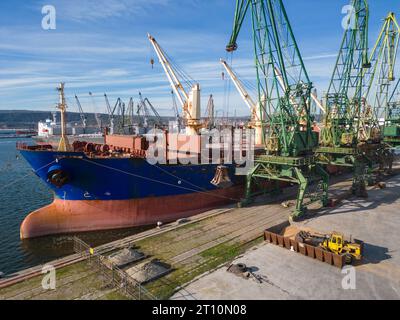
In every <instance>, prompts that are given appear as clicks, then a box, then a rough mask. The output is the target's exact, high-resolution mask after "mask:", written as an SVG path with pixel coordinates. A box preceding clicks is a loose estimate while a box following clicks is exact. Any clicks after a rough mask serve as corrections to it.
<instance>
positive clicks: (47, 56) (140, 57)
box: [0, 0, 400, 116]
mask: <svg viewBox="0 0 400 320" xmlns="http://www.w3.org/2000/svg"><path fill="white" fill-rule="evenodd" d="M235 2H236V1H235V0H191V1H188V0H44V1H41V0H33V1H23V0H17V1H16V0H1V2H0V110H9V109H21V110H27V109H28V110H55V106H56V103H57V100H58V98H57V92H56V90H55V88H56V87H57V85H58V83H59V82H61V81H62V82H65V83H66V84H65V86H66V95H67V102H68V107H69V111H78V108H77V106H76V103H75V101H74V95H75V94H76V95H78V97H79V98H80V100H81V104H82V107H83V109H84V111H85V112H95V111H96V112H105V111H106V106H105V102H104V97H103V95H104V93H107V95H108V97H109V100H110V102H111V104H113V102H115V101H116V100H117V98H118V97H121V99H122V100H123V101H125V102H126V103H127V102H128V101H129V98H130V97H133V99H134V101H135V102H138V93H139V92H141V93H142V94H143V96H145V97H148V98H149V99H150V101H151V102H152V104H153V105H154V106H155V107H156V108H157V110H158V112H159V113H160V114H161V115H172V114H173V109H172V98H171V88H170V86H169V82H168V80H167V77H166V76H165V74H164V72H163V70H162V67H161V65H160V64H159V62H158V60H157V59H156V55H155V53H154V51H153V49H152V47H151V45H150V43H149V41H148V39H147V33H150V34H151V35H152V36H154V37H155V38H156V40H157V41H158V43H159V44H160V45H161V47H162V48H163V49H164V51H165V52H167V54H168V56H169V57H171V59H172V60H173V63H175V64H177V65H178V66H179V68H180V69H183V70H184V71H185V72H186V74H188V75H189V76H190V77H191V78H192V79H194V80H195V81H197V82H199V83H200V86H201V90H202V101H201V103H202V114H204V113H205V109H206V105H207V101H208V97H209V95H210V94H213V96H214V101H215V109H216V110H217V111H216V112H217V114H216V115H217V116H222V115H223V114H224V115H227V114H229V115H231V116H232V115H234V114H235V113H236V115H238V116H247V115H249V110H248V108H247V107H246V105H245V104H244V103H243V101H242V100H241V99H240V97H239V95H238V94H237V92H236V90H235V88H234V86H233V84H232V83H231V81H230V80H229V78H228V77H227V76H225V77H224V79H223V77H222V72H223V69H222V66H221V65H220V63H219V59H220V58H224V59H226V60H227V61H228V62H229V63H231V64H232V67H233V68H234V70H235V71H236V72H237V73H238V74H239V75H240V78H241V79H242V80H243V82H245V83H249V86H250V87H249V92H250V94H254V95H255V92H254V91H253V89H252V88H251V84H252V83H253V82H254V79H255V68H254V62H253V61H254V58H253V50H252V37H251V28H250V23H251V21H250V19H246V20H245V21H244V25H243V28H242V30H241V33H240V35H239V38H238V45H239V48H238V50H237V51H236V52H235V53H233V54H228V53H226V51H225V46H226V44H227V43H228V40H229V38H230V35H231V32H232V24H233V16H234V9H235ZM283 2H284V4H285V7H286V10H287V13H288V16H289V19H290V22H291V25H292V28H293V31H294V34H295V36H296V40H297V42H298V45H299V48H300V51H301V54H302V56H303V59H304V62H305V65H306V69H307V71H308V73H309V76H310V78H311V81H312V82H313V84H314V86H315V87H316V88H317V90H318V93H319V95H322V94H323V92H324V91H325V90H326V89H327V86H328V83H329V79H330V76H331V73H332V70H333V67H334V64H335V57H336V55H337V52H338V49H339V47H340V42H341V39H342V35H343V29H342V26H341V23H342V19H343V18H344V16H345V14H344V13H342V8H343V6H345V5H347V4H348V2H349V0H284V1H283ZM45 5H52V6H54V8H55V10H56V28H55V29H50V30H44V29H43V28H42V19H43V17H44V16H45V14H42V8H43V6H45ZM369 5H370V43H371V46H372V44H373V43H374V42H375V40H376V38H377V37H378V33H379V30H380V28H381V25H382V21H383V18H384V17H385V16H386V15H387V13H388V12H389V11H393V12H395V13H397V14H399V15H400V1H398V0H369ZM151 59H154V60H155V64H154V66H152V65H151V63H150V61H151ZM89 92H92V94H93V97H94V98H93V99H91V98H90V96H89Z"/></svg>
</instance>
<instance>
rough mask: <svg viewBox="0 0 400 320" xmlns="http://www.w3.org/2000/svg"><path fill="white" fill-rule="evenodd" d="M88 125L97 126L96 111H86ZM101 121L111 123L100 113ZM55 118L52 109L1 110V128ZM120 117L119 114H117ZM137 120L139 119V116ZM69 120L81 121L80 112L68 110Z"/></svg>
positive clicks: (28, 125)
mask: <svg viewBox="0 0 400 320" xmlns="http://www.w3.org/2000/svg"><path fill="white" fill-rule="evenodd" d="M85 115H86V119H87V126H88V127H92V126H97V121H96V118H95V115H94V113H86V114H85ZM99 116H100V119H101V122H102V123H104V124H108V123H109V118H108V115H107V114H99ZM150 118H152V117H150ZM161 118H162V120H163V122H164V121H165V123H168V121H170V120H174V118H173V117H161ZM46 119H53V115H52V113H51V111H33V110H0V129H37V124H38V122H39V121H41V120H42V121H44V120H46ZM116 119H118V116H116ZM134 119H135V121H139V118H138V117H137V116H135V117H134ZM59 121H60V112H57V122H59ZM67 122H76V123H79V124H80V123H81V118H80V114H79V113H77V112H67Z"/></svg>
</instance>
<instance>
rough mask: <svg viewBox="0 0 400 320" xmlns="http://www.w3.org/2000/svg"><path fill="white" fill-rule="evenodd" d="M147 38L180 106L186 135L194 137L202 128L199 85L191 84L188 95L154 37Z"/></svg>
mask: <svg viewBox="0 0 400 320" xmlns="http://www.w3.org/2000/svg"><path fill="white" fill-rule="evenodd" d="M148 38H149V40H150V43H151V44H152V45H153V48H154V50H155V52H156V54H157V56H158V59H159V60H160V63H161V65H162V67H163V69H164V71H165V74H166V75H167V78H168V80H169V82H170V84H171V87H172V90H173V91H174V92H175V94H176V96H177V97H178V100H179V102H180V104H181V106H182V109H183V118H184V119H185V121H186V134H187V135H196V134H197V133H198V130H199V128H201V127H202V126H203V124H201V123H200V101H201V99H200V85H199V84H198V83H195V84H193V85H192V88H191V90H190V92H189V94H188V93H187V92H186V91H185V89H184V87H183V85H182V83H181V81H180V80H179V79H178V76H177V74H176V72H175V71H174V67H173V66H172V65H171V63H170V61H169V60H168V58H167V55H166V54H165V52H164V51H163V50H162V49H161V47H160V45H159V44H158V43H157V41H156V40H155V39H154V37H152V36H151V35H150V34H148Z"/></svg>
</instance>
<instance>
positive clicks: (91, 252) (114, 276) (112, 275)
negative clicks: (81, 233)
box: [72, 236, 158, 300]
mask: <svg viewBox="0 0 400 320" xmlns="http://www.w3.org/2000/svg"><path fill="white" fill-rule="evenodd" d="M72 241H73V248H74V252H75V253H78V254H80V255H81V257H83V258H84V259H85V260H87V261H88V263H89V265H91V266H94V267H96V268H97V269H98V270H99V272H100V274H101V275H102V276H103V279H104V280H105V281H106V282H107V283H108V284H111V285H113V286H114V287H116V288H119V289H120V290H121V291H122V292H123V293H125V294H126V295H129V296H130V297H132V298H133V299H134V300H158V299H157V297H156V296H154V295H153V294H152V293H150V292H149V291H148V290H147V289H146V288H145V287H144V286H142V285H141V284H140V283H139V282H138V281H136V280H135V279H133V278H132V277H131V276H130V275H129V274H128V273H127V272H125V271H124V270H122V269H120V268H119V267H118V266H116V265H115V264H114V263H112V262H111V261H110V260H109V259H108V258H107V257H105V256H103V255H101V254H100V253H99V252H96V250H95V249H94V248H91V247H90V246H89V245H88V244H87V243H85V242H84V241H82V240H81V239H79V238H78V237H76V236H75V237H73V238H72Z"/></svg>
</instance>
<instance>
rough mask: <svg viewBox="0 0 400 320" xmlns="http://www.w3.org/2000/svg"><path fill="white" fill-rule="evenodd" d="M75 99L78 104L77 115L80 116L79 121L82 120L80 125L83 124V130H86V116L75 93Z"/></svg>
mask: <svg viewBox="0 0 400 320" xmlns="http://www.w3.org/2000/svg"><path fill="white" fill-rule="evenodd" d="M75 100H76V104H77V105H78V109H79V115H80V117H81V121H82V125H83V130H84V131H86V127H87V117H86V115H85V113H84V112H83V109H82V105H81V102H80V101H79V98H78V96H77V95H75Z"/></svg>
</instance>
